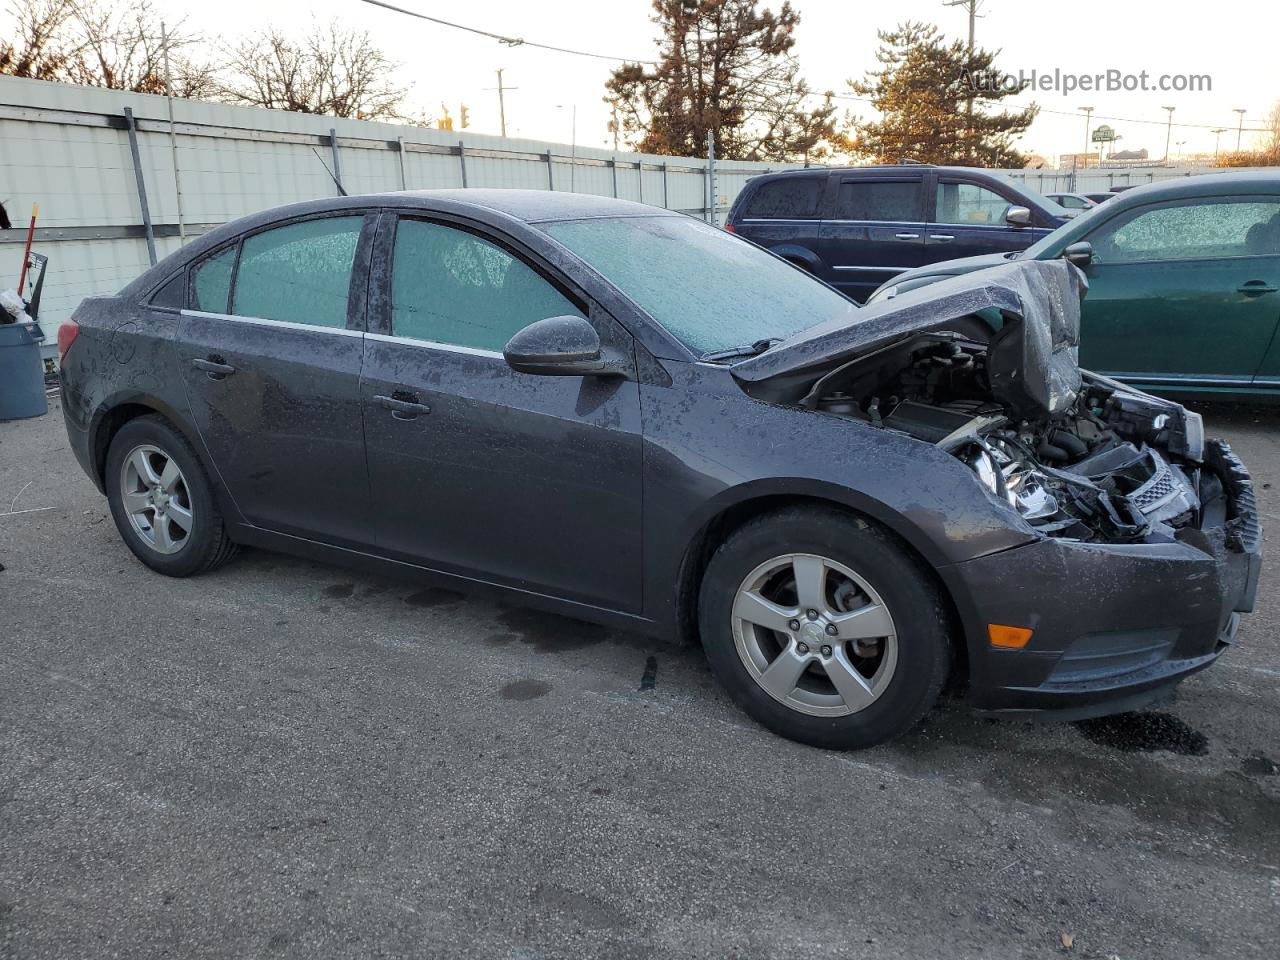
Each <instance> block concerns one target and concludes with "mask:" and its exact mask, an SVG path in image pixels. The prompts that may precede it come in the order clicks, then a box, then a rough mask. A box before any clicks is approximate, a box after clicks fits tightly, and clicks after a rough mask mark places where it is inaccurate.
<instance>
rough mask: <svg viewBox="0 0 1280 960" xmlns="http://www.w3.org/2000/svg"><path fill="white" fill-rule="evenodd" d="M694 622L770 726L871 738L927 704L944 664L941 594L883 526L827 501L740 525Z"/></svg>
mask: <svg viewBox="0 0 1280 960" xmlns="http://www.w3.org/2000/svg"><path fill="white" fill-rule="evenodd" d="M699 624H700V632H701V635H702V643H703V647H704V648H705V650H706V653H707V658H708V660H709V661H710V663H711V667H712V670H713V672H714V673H715V674H716V676H717V678H718V679H719V680H720V682H721V683H723V684H724V686H725V688H726V689H727V690H728V691H729V693H730V695H731V696H732V697H733V698H734V700H735V701H736V702H737V703H738V704H739V705H740V706H741V707H742V708H743V709H744V710H746V711H747V713H749V714H750V715H751V716H752V717H754V718H755V719H756V720H758V721H759V722H760V723H762V724H764V725H765V726H766V727H768V728H769V729H770V730H773V731H774V732H775V733H778V734H781V735H782V736H784V737H788V738H790V739H792V740H798V741H800V742H802V743H808V744H812V745H814V746H820V747H830V748H835V749H851V748H861V747H869V746H872V745H874V744H877V743H882V742H884V741H886V740H889V739H892V738H893V737H896V736H898V735H900V734H902V733H904V732H906V731H907V730H909V729H910V728H911V727H912V726H913V725H914V724H915V723H916V721H918V720H919V719H920V717H922V716H923V715H924V713H925V712H926V711H928V710H929V708H930V707H931V706H932V705H933V704H934V703H935V702H936V700H937V697H938V693H939V691H940V690H941V688H942V684H943V682H944V681H945V679H946V676H947V671H948V668H949V666H950V643H949V639H948V632H947V618H946V613H945V609H944V608H943V605H942V601H941V598H940V597H939V595H938V592H937V589H936V588H935V587H934V585H933V583H932V582H931V580H930V578H929V577H928V576H927V574H926V573H925V571H924V570H922V569H921V568H920V566H919V564H918V562H917V561H916V560H915V559H914V558H913V557H911V556H909V555H908V554H906V553H905V551H904V550H903V549H902V548H901V547H900V546H899V545H898V544H897V543H896V542H895V541H894V540H893V539H892V538H891V537H890V536H889V535H888V534H887V533H885V532H884V531H882V530H880V529H878V528H876V527H873V526H871V525H869V524H867V523H866V522H865V521H862V520H860V519H857V518H855V517H852V516H850V515H848V514H845V513H842V512H840V511H837V510H834V509H831V510H827V509H814V508H793V509H788V510H785V511H780V512H778V513H774V514H769V515H766V516H763V517H760V518H757V519H756V520H753V521H751V522H750V523H748V524H746V525H744V526H743V527H742V528H741V529H739V530H738V531H736V532H735V533H734V534H733V535H732V536H731V537H730V538H729V539H728V540H727V541H726V542H725V543H724V544H723V545H722V546H721V547H720V549H719V550H717V551H716V553H715V555H714V556H713V557H712V559H711V562H710V564H709V565H708V568H707V572H706V576H705V578H704V579H703V585H702V591H701V598H700V606H699Z"/></svg>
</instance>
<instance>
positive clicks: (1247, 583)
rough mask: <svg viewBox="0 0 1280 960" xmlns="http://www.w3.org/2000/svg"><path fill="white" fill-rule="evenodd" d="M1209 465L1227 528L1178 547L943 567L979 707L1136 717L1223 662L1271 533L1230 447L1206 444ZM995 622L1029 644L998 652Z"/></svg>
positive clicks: (997, 557)
mask: <svg viewBox="0 0 1280 960" xmlns="http://www.w3.org/2000/svg"><path fill="white" fill-rule="evenodd" d="M1205 468H1206V469H1208V470H1212V471H1213V472H1214V473H1216V474H1217V475H1218V476H1219V477H1220V478H1221V479H1222V482H1223V487H1224V491H1225V493H1226V498H1227V509H1226V517H1225V522H1223V523H1219V524H1216V525H1212V526H1209V525H1207V526H1206V527H1205V528H1203V529H1199V530H1196V529H1188V530H1185V531H1182V532H1181V533H1180V536H1179V539H1178V541H1177V542H1175V543H1169V544H1123V545H1121V544H1089V543H1075V542H1070V541H1064V540H1051V539H1045V540H1039V541H1036V542H1035V543H1031V544H1028V545H1026V546H1022V547H1015V548H1013V549H1012V550H1006V551H1003V552H1001V553H998V554H993V555H990V556H986V557H980V558H977V559H975V560H969V561H966V562H964V563H958V564H953V565H951V566H949V567H945V568H943V569H942V570H941V571H940V572H941V573H942V575H943V577H944V579H945V580H946V581H947V583H948V586H949V587H950V588H951V592H952V596H955V597H961V598H964V599H963V601H962V602H961V607H962V609H961V616H962V618H963V619H964V621H965V627H966V634H967V635H968V637H969V684H968V693H967V699H968V700H969V701H970V702H971V703H972V704H973V705H974V706H975V707H977V708H979V709H982V710H987V711H991V712H995V713H1003V714H1015V715H1028V716H1039V715H1045V716H1044V718H1045V719H1067V718H1071V719H1076V718H1079V717H1083V716H1091V715H1098V714H1103V713H1109V712H1115V711H1118V710H1126V709H1135V708H1136V707H1137V706H1140V705H1142V704H1143V703H1145V702H1147V701H1149V700H1151V699H1152V698H1155V697H1158V696H1159V695H1161V694H1162V693H1165V692H1167V690H1168V689H1169V688H1171V687H1172V686H1173V685H1174V684H1176V683H1177V682H1178V681H1180V680H1182V679H1183V678H1185V677H1187V676H1188V675H1190V674H1192V673H1194V672H1196V671H1197V670H1202V669H1204V668H1205V667H1207V666H1209V665H1210V664H1211V663H1213V662H1214V660H1216V659H1217V658H1218V656H1219V655H1220V654H1221V653H1222V651H1223V650H1225V649H1226V647H1227V646H1228V645H1230V644H1231V643H1232V642H1233V641H1234V640H1235V636H1236V631H1237V629H1238V627H1239V623H1240V614H1241V613H1247V612H1249V611H1251V610H1252V609H1253V604H1254V598H1255V595H1256V593H1257V589H1258V576H1259V572H1260V570H1261V566H1262V529H1261V526H1260V525H1259V523H1258V513H1257V503H1256V501H1255V499H1254V494H1253V484H1252V482H1251V481H1250V479H1249V474H1248V471H1247V470H1246V469H1245V467H1244V465H1243V464H1242V463H1241V462H1240V460H1239V459H1238V458H1237V457H1236V456H1235V455H1234V454H1233V453H1232V452H1231V449H1230V448H1229V447H1228V446H1227V445H1226V444H1225V443H1222V442H1221V441H1211V442H1210V443H1209V444H1208V445H1207V447H1206V454H1205ZM987 624H1004V625H1009V626H1019V627H1030V628H1031V629H1032V630H1033V634H1032V638H1031V641H1030V642H1029V643H1028V644H1027V646H1026V647H1025V648H1024V649H1021V650H1006V649H998V648H993V647H991V646H990V645H989V644H988V642H987ZM1059 712H1061V714H1059Z"/></svg>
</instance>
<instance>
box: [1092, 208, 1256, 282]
mask: <svg viewBox="0 0 1280 960" xmlns="http://www.w3.org/2000/svg"><path fill="white" fill-rule="evenodd" d="M1218 203H1271V204H1275V205H1277V207H1280V194H1274V193H1248V194H1209V195H1206V196H1199V197H1181V198H1179V199H1177V200H1154V201H1152V202H1151V203H1144V204H1142V205H1141V206H1137V207H1130V208H1129V209H1127V210H1117V211H1116V213H1115V215H1114V216H1111V217H1108V218H1107V219H1106V220H1104V221H1103V222H1102V223H1100V224H1098V225H1097V226H1096V227H1094V229H1092V230H1090V231H1089V232H1088V233H1087V234H1085V235H1084V236H1082V237H1080V238H1079V239H1080V240H1087V241H1088V242H1089V243H1093V238H1094V237H1096V236H1097V235H1098V233H1099V232H1101V231H1103V230H1106V229H1107V228H1109V227H1111V226H1112V225H1113V224H1114V225H1115V229H1116V230H1119V229H1120V228H1121V227H1123V226H1124V225H1125V224H1127V223H1132V222H1133V221H1134V220H1136V219H1137V218H1138V217H1140V216H1142V215H1144V214H1146V213H1150V212H1151V211H1152V210H1167V209H1173V208H1176V207H1195V206H1202V205H1210V204H1218ZM1277 257H1280V254H1275V253H1243V254H1240V255H1238V256H1231V257H1166V258H1163V259H1160V260H1099V261H1098V262H1097V264H1096V265H1097V266H1099V267H1119V266H1133V265H1141V264H1149V263H1216V262H1218V261H1227V260H1230V261H1233V262H1234V261H1240V260H1256V259H1263V260H1267V259H1275V258H1277ZM1093 266H1094V264H1090V267H1093Z"/></svg>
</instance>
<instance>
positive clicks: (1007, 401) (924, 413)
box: [799, 324, 1225, 543]
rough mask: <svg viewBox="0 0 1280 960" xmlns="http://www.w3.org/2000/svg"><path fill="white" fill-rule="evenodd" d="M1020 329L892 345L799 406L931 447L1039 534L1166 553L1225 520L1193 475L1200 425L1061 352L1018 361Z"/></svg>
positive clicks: (1210, 488)
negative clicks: (1209, 515) (1159, 547)
mask: <svg viewBox="0 0 1280 960" xmlns="http://www.w3.org/2000/svg"><path fill="white" fill-rule="evenodd" d="M1020 326H1021V324H1014V326H1013V327H1006V328H1005V329H1004V330H1003V331H1001V332H1000V333H997V334H996V336H995V337H993V338H992V339H991V341H990V342H989V343H983V342H979V341H977V340H974V339H969V338H966V337H965V336H962V335H960V334H955V333H949V332H925V333H920V334H916V335H914V336H911V337H908V338H904V339H903V340H900V341H899V342H897V343H892V344H889V345H886V346H883V347H881V348H880V349H878V350H875V351H874V352H872V353H870V354H864V355H863V356H861V357H859V358H857V359H856V360H853V361H850V362H847V363H845V364H843V365H841V366H839V367H837V368H836V369H834V370H832V371H831V372H829V373H827V374H826V375H825V376H822V377H821V378H820V379H818V380H817V381H816V382H813V383H812V384H811V387H810V389H809V390H808V393H807V394H806V395H805V396H804V397H803V398H801V399H800V400H799V403H800V405H801V406H804V407H808V408H809V409H813V410H817V411H821V412H825V413H829V414H833V415H836V416H841V417H851V418H855V419H858V420H863V421H866V422H868V423H870V424H871V425H873V426H875V427H879V428H881V429H885V430H896V431H901V432H903V433H906V434H909V435H910V436H912V437H915V438H917V439H919V440H923V441H926V442H928V443H932V444H935V445H936V446H938V447H939V448H940V449H942V450H945V451H947V452H948V453H950V454H952V455H953V456H955V457H957V458H958V459H960V460H961V461H962V462H964V463H965V464H967V465H968V466H969V468H970V469H972V470H973V472H974V474H975V475H976V477H977V479H978V481H979V482H980V483H981V484H982V486H983V487H985V488H986V490H987V491H988V492H989V493H990V494H991V495H992V496H993V497H995V498H997V499H1000V500H1002V501H1004V502H1006V503H1008V504H1009V505H1010V506H1011V507H1013V509H1015V510H1016V511H1017V512H1018V514H1019V516H1021V517H1022V519H1023V520H1024V521H1026V523H1028V524H1029V525H1031V526H1032V527H1033V528H1034V529H1035V530H1036V531H1037V532H1039V533H1041V534H1042V535H1045V536H1051V537H1061V538H1069V539H1072V540H1078V541H1085V542H1105V543H1144V542H1145V543H1153V542H1168V541H1170V540H1173V539H1175V538H1176V537H1177V536H1178V534H1179V531H1181V530H1183V529H1184V528H1187V527H1199V526H1201V525H1202V523H1203V521H1204V519H1205V512H1206V511H1212V510H1223V509H1225V507H1224V503H1225V501H1224V495H1223V491H1222V485H1221V481H1220V480H1219V479H1218V478H1217V477H1216V476H1215V475H1214V474H1213V473H1212V472H1211V471H1208V470H1202V468H1201V464H1200V461H1201V459H1202V457H1203V452H1204V436H1203V427H1202V425H1201V422H1200V418H1199V416H1197V415H1196V414H1194V413H1189V412H1188V411H1186V410H1185V409H1184V408H1183V407H1182V406H1181V405H1179V404H1177V403H1173V402H1171V401H1167V400H1162V399H1160V398H1157V397H1152V396H1149V395H1147V394H1143V393H1140V392H1138V391H1135V390H1131V389H1129V388H1127V387H1125V386H1124V385H1122V384H1119V383H1116V382H1114V381H1111V380H1107V379H1106V378H1103V377H1097V376H1094V375H1092V374H1087V373H1085V374H1082V373H1081V372H1080V370H1079V368H1078V367H1077V366H1076V365H1075V357H1074V353H1075V351H1074V349H1071V350H1063V351H1057V350H1054V349H1052V348H1050V349H1048V350H1045V351H1044V352H1043V355H1042V356H1040V357H1038V358H1037V357H1028V356H1026V355H1025V354H1026V352H1027V351H1028V350H1034V349H1036V348H1035V347H1034V345H1029V344H1028V337H1027V334H1028V333H1029V331H1027V330H1020V329H1018V328H1019V327H1020ZM1072 346H1074V345H1072ZM1046 358H1048V359H1049V362H1048V363H1046ZM1055 358H1056V360H1055ZM1058 361H1060V366H1059V369H1058V370H1056V371H1054V370H1052V369H1050V364H1051V363H1053V362H1058ZM1028 370H1037V371H1039V375H1032V376H1028V375H1026V371H1028Z"/></svg>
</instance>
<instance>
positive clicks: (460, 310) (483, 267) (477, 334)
mask: <svg viewBox="0 0 1280 960" xmlns="http://www.w3.org/2000/svg"><path fill="white" fill-rule="evenodd" d="M565 314H577V315H578V316H582V315H583V313H582V310H580V309H579V308H578V307H577V306H575V305H574V304H573V303H572V302H570V301H569V300H568V299H567V298H566V297H565V296H564V295H563V294H561V293H560V292H559V291H558V290H557V289H556V288H555V287H553V286H552V285H551V284H550V283H548V282H547V281H546V280H544V279H543V278H542V277H541V276H540V275H539V274H538V273H536V272H535V271H534V270H533V268H532V267H530V266H528V265H527V264H525V263H524V262H522V261H520V260H517V259H516V258H515V257H513V256H512V255H511V254H509V253H507V252H506V251H505V250H503V249H502V248H501V247H499V246H497V245H495V244H493V243H490V242H489V241H488V240H485V239H483V238H481V237H478V236H476V235H475V234H472V233H468V232H466V231H465V230H458V229H455V228H453V227H446V226H442V225H441V224H438V223H427V222H425V221H422V220H401V221H400V223H399V225H398V226H397V227H396V241H395V261H394V263H393V265H392V273H391V332H392V333H393V334H394V335H395V336H398V337H414V338H415V339H418V340H430V341H433V342H435V343H447V344H451V345H453V346H458V347H471V348H473V349H477V350H493V351H501V350H502V348H503V347H505V346H506V345H507V341H508V340H510V339H511V337H512V335H513V334H515V332H516V331H517V330H520V329H521V328H523V327H526V326H528V325H529V324H530V323H533V322H534V321H535V320H545V319H546V318H547V317H558V316H564V315H565Z"/></svg>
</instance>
